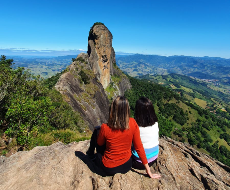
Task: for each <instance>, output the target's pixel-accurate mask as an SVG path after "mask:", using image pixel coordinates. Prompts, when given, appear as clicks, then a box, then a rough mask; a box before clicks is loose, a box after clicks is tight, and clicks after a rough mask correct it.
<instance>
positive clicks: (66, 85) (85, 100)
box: [55, 53, 109, 130]
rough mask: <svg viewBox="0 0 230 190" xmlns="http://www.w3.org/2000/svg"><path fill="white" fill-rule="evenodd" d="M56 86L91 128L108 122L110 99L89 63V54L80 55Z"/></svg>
mask: <svg viewBox="0 0 230 190" xmlns="http://www.w3.org/2000/svg"><path fill="white" fill-rule="evenodd" d="M55 88H56V89H57V90H58V91H59V92H61V94H62V95H63V98H64V100H65V101H66V102H68V103H69V104H70V105H71V107H72V108H73V109H74V110H75V111H77V112H79V113H80V114H81V116H82V117H83V119H84V120H85V121H86V122H88V126H89V128H90V129H91V130H93V128H94V127H95V126H98V125H101V124H102V123H104V122H107V119H108V115H109V100H108V98H107V95H106V94H105V91H104V89H103V86H102V85H101V83H100V82H99V81H98V80H97V78H96V77H95V75H94V73H93V71H92V70H91V67H90V65H89V64H88V55H87V54H84V53H82V54H79V55H78V57H77V59H76V60H75V61H74V62H73V63H72V64H71V65H70V66H69V67H68V69H67V71H66V72H65V73H64V74H62V75H61V77H60V78H59V80H58V82H57V84H56V85H55Z"/></svg>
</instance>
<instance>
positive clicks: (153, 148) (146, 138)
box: [132, 97, 159, 169]
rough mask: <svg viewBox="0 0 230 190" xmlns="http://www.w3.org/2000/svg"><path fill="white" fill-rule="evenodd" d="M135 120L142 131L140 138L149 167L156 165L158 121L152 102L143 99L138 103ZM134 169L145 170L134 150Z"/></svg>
mask: <svg viewBox="0 0 230 190" xmlns="http://www.w3.org/2000/svg"><path fill="white" fill-rule="evenodd" d="M134 118H135V120H136V122H137V124H138V126H139V129H140V137H141V141H142V144H143V147H144V150H145V154H146V157H147V160H148V164H149V166H152V165H156V163H157V157H158V154H159V128H158V119H157V116H156V113H155V110H154V107H153V104H152V102H151V101H150V100H149V99H148V98H145V97H141V98H140V99H139V100H137V102H136V106H135V114H134ZM132 157H133V165H132V167H133V168H136V169H144V165H143V164H142V162H141V160H140V158H139V156H138V154H137V152H136V150H135V149H134V148H132Z"/></svg>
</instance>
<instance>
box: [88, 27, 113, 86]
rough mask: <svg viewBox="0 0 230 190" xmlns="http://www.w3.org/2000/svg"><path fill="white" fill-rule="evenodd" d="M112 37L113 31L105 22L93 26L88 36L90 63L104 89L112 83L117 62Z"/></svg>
mask: <svg viewBox="0 0 230 190" xmlns="http://www.w3.org/2000/svg"><path fill="white" fill-rule="evenodd" d="M112 38H113V36H112V34H111V32H110V31H109V30H108V28H107V27H106V26H105V25H103V24H102V25H95V26H93V27H92V28H91V30H90V33H89V37H88V55H89V64H90V66H91V68H92V69H93V72H94V73H95V74H96V76H97V79H98V80H99V81H100V83H101V84H102V86H103V88H104V89H105V88H106V87H107V86H108V85H109V83H110V77H111V75H112V74H113V62H115V53H114V49H113V47H112Z"/></svg>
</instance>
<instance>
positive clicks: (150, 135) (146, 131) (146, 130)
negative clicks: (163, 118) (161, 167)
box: [139, 122, 159, 149]
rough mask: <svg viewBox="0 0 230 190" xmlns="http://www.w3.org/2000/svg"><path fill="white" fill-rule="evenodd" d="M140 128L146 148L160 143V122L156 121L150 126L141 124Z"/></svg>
mask: <svg viewBox="0 0 230 190" xmlns="http://www.w3.org/2000/svg"><path fill="white" fill-rule="evenodd" d="M139 129H140V136H141V141H142V144H143V147H144V149H149V148H153V147H155V146H157V145H159V128H158V122H155V124H154V125H152V126H148V127H141V126H139Z"/></svg>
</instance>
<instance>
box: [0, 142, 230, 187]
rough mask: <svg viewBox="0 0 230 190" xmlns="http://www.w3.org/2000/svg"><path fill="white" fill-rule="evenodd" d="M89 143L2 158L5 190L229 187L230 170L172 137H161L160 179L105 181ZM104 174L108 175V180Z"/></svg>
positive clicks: (136, 174)
mask: <svg viewBox="0 0 230 190" xmlns="http://www.w3.org/2000/svg"><path fill="white" fill-rule="evenodd" d="M88 146H89V141H81V142H78V143H71V144H68V145H64V144H62V143H60V142H58V143H55V144H53V145H51V146H48V147H36V148H34V149H33V150H31V151H28V152H26V151H23V152H17V153H16V154H14V155H12V156H11V157H9V158H6V157H3V156H2V157H0V189H4V190H16V189H23V190H27V189H28V190H29V189H49V190H52V189H53V190H57V189H59V190H61V189H63V190H74V189H75V190H77V189H79V190H84V189H85V190H90V189H93V190H96V189H98V190H99V189H116V190H117V189H137V190H139V189H143V190H146V189H162V190H164V189H167V190H177V189H178V190H187V189H197V190H202V189H213V190H214V189H219V190H224V189H226V190H228V189H230V173H229V172H230V168H229V167H227V166H226V165H224V164H222V163H220V162H218V161H216V160H214V159H213V158H211V157H210V156H208V155H206V154H203V153H199V152H198V151H196V150H195V149H193V148H191V147H190V146H186V145H185V144H183V143H180V142H176V141H174V140H172V139H169V138H162V139H160V153H159V157H158V166H157V167H156V168H155V171H154V168H151V170H152V171H153V172H156V173H160V174H161V176H162V177H161V179H160V180H157V179H150V178H149V177H148V176H147V175H146V173H145V171H141V170H136V169H132V170H131V171H129V172H128V173H126V174H116V175H115V176H111V177H108V176H107V177H105V176H104V173H103V171H102V170H100V168H98V167H97V166H96V165H95V164H94V163H93V162H92V161H91V160H90V159H89V158H88V156H86V155H85V152H86V150H87V149H88ZM103 176H104V177H103Z"/></svg>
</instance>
